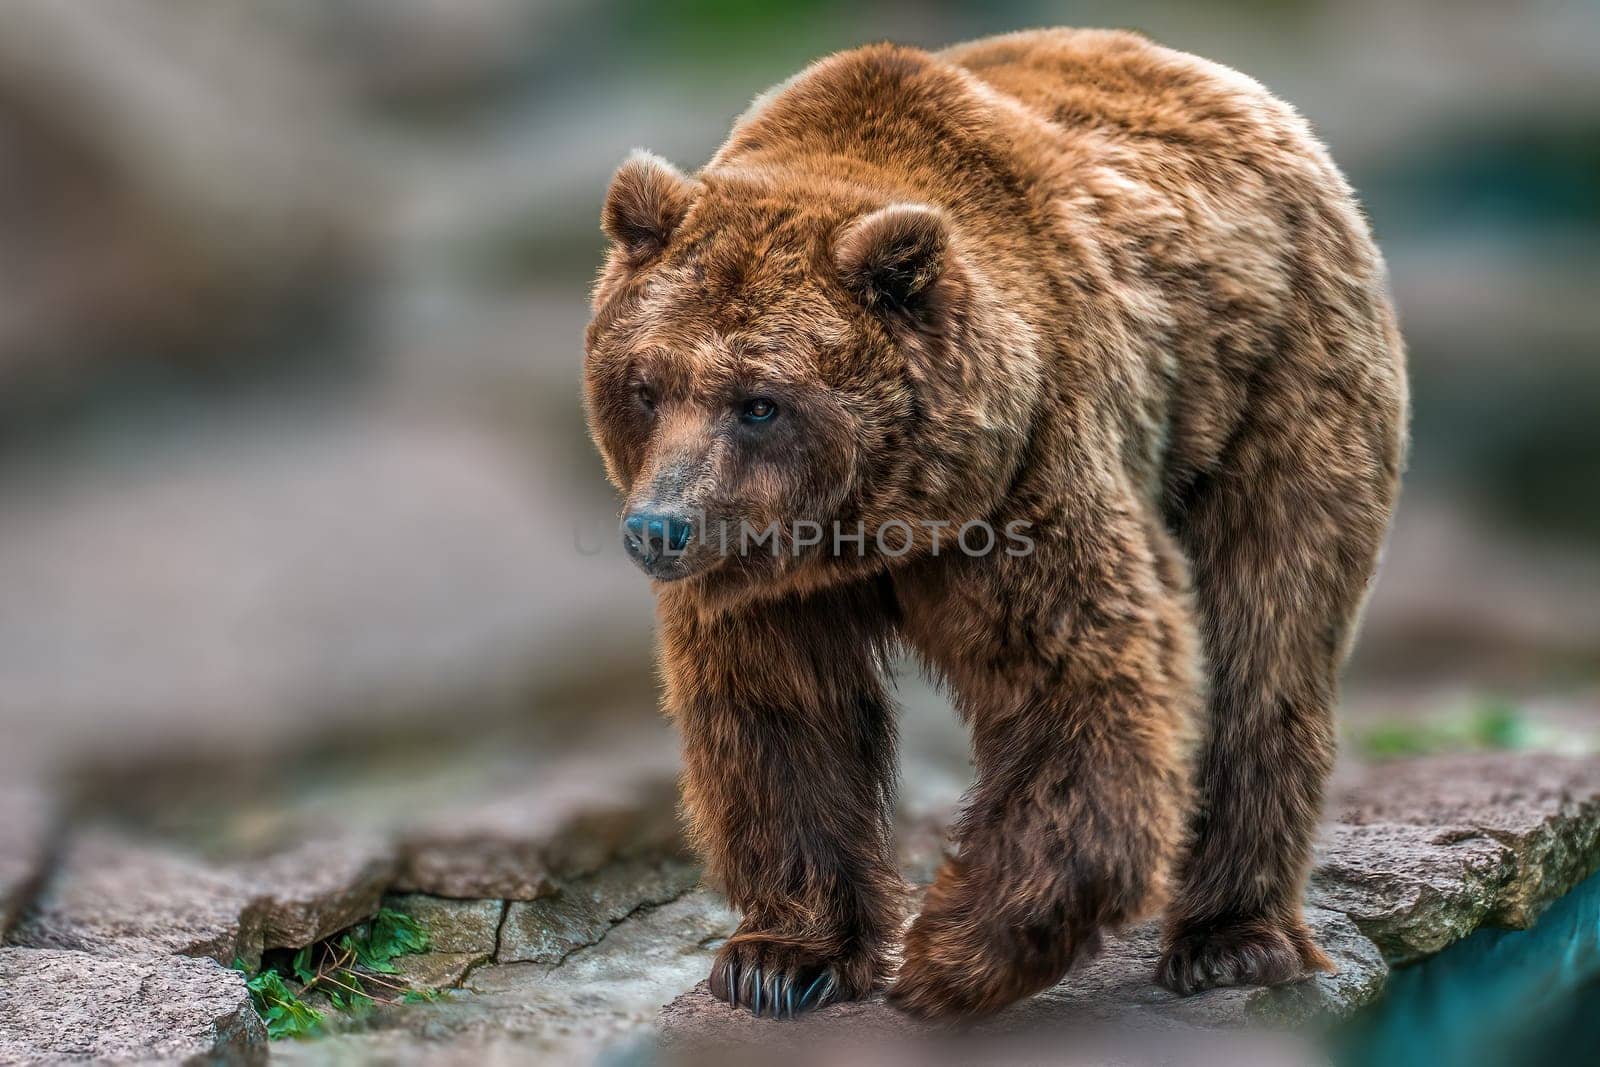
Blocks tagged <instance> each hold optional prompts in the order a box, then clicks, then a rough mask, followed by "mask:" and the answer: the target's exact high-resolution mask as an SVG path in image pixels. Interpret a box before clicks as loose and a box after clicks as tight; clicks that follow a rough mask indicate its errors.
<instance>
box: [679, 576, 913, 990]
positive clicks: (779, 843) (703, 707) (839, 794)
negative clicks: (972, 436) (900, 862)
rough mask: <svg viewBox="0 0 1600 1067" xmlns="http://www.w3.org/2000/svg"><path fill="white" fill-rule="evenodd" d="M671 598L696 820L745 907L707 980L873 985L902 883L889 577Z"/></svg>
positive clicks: (722, 984)
mask: <svg viewBox="0 0 1600 1067" xmlns="http://www.w3.org/2000/svg"><path fill="white" fill-rule="evenodd" d="M661 616H662V639H663V659H664V666H665V674H666V683H667V706H668V710H669V713H670V714H671V715H672V716H673V717H674V718H675V719H676V721H677V723H678V725H679V728H680V729H681V731H682V734H683V743H684V765H685V766H684V807H685V809H686V811H687V814H688V817H689V821H690V829H691V833H692V836H693V839H694V841H695V843H696V845H697V847H698V848H699V850H700V852H701V853H702V855H703V856H704V858H705V861H706V864H707V867H708V873H709V874H710V875H711V876H712V877H713V878H714V879H715V880H718V881H720V882H721V883H722V886H723V887H724V889H725V890H726V892H727V894H728V898H729V900H730V901H731V902H732V904H733V905H734V906H735V907H736V908H738V909H739V910H740V911H741V912H742V913H743V921H742V922H741V923H740V924H739V929H738V931H737V932H736V933H735V934H734V935H733V937H731V938H730V939H729V940H728V942H727V944H726V945H724V946H723V948H722V949H721V951H719V952H718V953H717V957H716V961H715V963H714V964H713V966H712V970H711V976H710V986H711V991H712V993H714V994H715V995H716V996H717V997H719V998H721V999H723V1000H726V1001H728V1002H729V1003H730V1004H732V1005H734V1006H736V1007H744V1008H748V1009H749V1010H750V1011H752V1012H754V1013H755V1014H756V1015H765V1016H771V1017H774V1018H776V1017H786V1016H794V1015H797V1014H799V1013H801V1012H804V1011H810V1010H812V1009H815V1008H818V1007H821V1006H823V1005H824V1004H828V1003H831V1002H833V1001H838V1000H848V999H853V998H857V997H861V996H865V995H866V994H867V993H869V992H871V991H872V990H873V989H874V988H875V986H876V985H877V984H878V982H879V981H880V979H881V978H882V975H883V971H884V950H885V947H886V944H887V943H888V942H889V941H890V939H892V937H893V935H894V932H895V929H896V927H897V925H898V922H899V917H900V914H901V905H902V902H903V899H904V893H905V887H904V885H903V883H902V882H901V880H900V877H899V875H898V873H897V872H896V869H895V864H894V855H893V845H892V837H891V833H892V830H891V825H890V817H891V815H892V811H893V805H894V767H895V751H894V747H895V729H894V720H893V709H892V707H891V705H890V703H889V700H888V698H887V695H886V694H885V692H884V687H883V682H882V676H881V668H882V655H883V649H884V642H885V639H886V637H887V633H888V627H889V620H888V617H887V613H886V611H885V609H884V606H883V600H882V597H881V595H880V593H879V591H877V590H875V589H872V588H861V589H852V590H842V591H830V592H825V593H819V594H815V595H812V596H808V597H789V598H785V599H782V600H778V601H768V602H762V603H757V604H754V605H750V606H744V607H739V608H736V609H732V610H724V611H709V610H707V609H704V608H703V607H702V606H701V605H699V604H698V603H696V601H695V600H694V599H693V597H692V596H691V595H688V594H687V593H680V592H679V591H677V590H676V589H675V588H674V587H667V588H666V589H665V590H664V591H663V594H662V598H661Z"/></svg>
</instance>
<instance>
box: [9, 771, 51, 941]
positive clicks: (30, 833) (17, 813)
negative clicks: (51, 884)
mask: <svg viewBox="0 0 1600 1067" xmlns="http://www.w3.org/2000/svg"><path fill="white" fill-rule="evenodd" d="M55 832H56V811H55V805H54V803H52V801H51V800H50V798H49V796H48V795H47V794H46V793H45V792H44V791H43V790H41V789H39V788H37V787H36V786H34V785H31V784H29V783H26V782H10V783H5V784H0V938H3V937H4V936H5V934H6V931H8V930H10V929H11V927H12V925H13V924H14V923H15V922H16V921H17V919H18V917H19V916H20V915H21V914H22V911H23V909H24V907H25V906H26V905H27V903H28V901H29V899H30V898H31V897H32V896H33V893H34V891H35V890H36V889H37V888H38V886H39V884H40V883H41V882H42V881H43V879H44V875H45V864H46V863H47V862H48V860H49V857H50V851H51V849H52V847H53V843H54V838H55Z"/></svg>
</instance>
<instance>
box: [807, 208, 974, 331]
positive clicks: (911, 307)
mask: <svg viewBox="0 0 1600 1067" xmlns="http://www.w3.org/2000/svg"><path fill="white" fill-rule="evenodd" d="M949 259H950V227H949V224H948V223H947V222H946V221H945V217H944V215H943V213H942V212H940V211H939V210H938V209H937V208H932V207H928V206H926V205H924V204H890V205H889V206H888V207H883V208H879V209H878V210H877V211H874V212H872V213H871V214H868V215H863V216H862V217H861V218H859V219H856V220H855V221H854V222H852V223H850V224H849V225H848V226H846V227H845V228H844V229H843V230H842V231H841V232H840V234H839V236H838V238H837V239H836V240H835V241H834V245H833V260H834V263H835V264H836V265H837V266H838V268H839V277H840V279H841V280H842V281H843V282H844V285H845V288H847V289H849V290H850V291H851V292H852V293H854V294H855V295H856V298H857V299H859V300H860V301H861V302H862V303H864V304H866V305H867V306H868V307H871V308H883V309H886V310H905V311H916V310H919V309H920V307H921V306H922V305H923V304H924V303H925V302H926V301H927V300H928V299H929V298H930V297H931V295H932V293H933V290H934V287H935V283H936V282H938V281H939V279H940V278H941V277H943V276H944V274H945V272H946V270H947V269H948V268H949V265H950V264H949Z"/></svg>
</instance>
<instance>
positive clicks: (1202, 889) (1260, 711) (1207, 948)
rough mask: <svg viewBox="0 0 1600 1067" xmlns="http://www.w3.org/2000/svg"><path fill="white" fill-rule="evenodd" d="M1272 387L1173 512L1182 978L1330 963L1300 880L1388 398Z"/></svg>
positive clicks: (1392, 432) (1375, 495)
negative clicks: (1185, 849) (1183, 819)
mask: <svg viewBox="0 0 1600 1067" xmlns="http://www.w3.org/2000/svg"><path fill="white" fill-rule="evenodd" d="M1324 361H1325V362H1326V363H1330V364H1331V363H1333V362H1335V361H1334V359H1333V358H1332V357H1331V356H1324ZM1266 387H1267V388H1271V383H1270V382H1269V383H1266ZM1273 395H1274V397H1275V398H1277V399H1276V400H1275V402H1273V403H1265V402H1264V403H1261V404H1259V405H1257V412H1258V414H1257V417H1256V418H1257V421H1256V422H1255V423H1254V424H1253V425H1251V426H1250V427H1248V428H1247V429H1246V430H1245V431H1244V432H1242V433H1240V434H1239V435H1238V437H1237V438H1236V439H1235V441H1234V443H1233V446H1232V448H1231V450H1230V452H1229V454H1228V455H1227V456H1226V457H1224V459H1223V461H1222V464H1221V466H1222V468H1223V470H1224V471H1225V474H1223V475H1219V476H1217V477H1215V478H1213V479H1208V480H1206V481H1205V482H1204V483H1203V484H1201V485H1199V486H1197V487H1196V488H1195V490H1194V491H1193V492H1192V493H1191V495H1190V497H1189V500H1188V503H1187V506H1186V508H1185V509H1184V511H1183V513H1182V515H1181V518H1180V519H1179V520H1178V522H1177V526H1178V531H1179V534H1180V538H1181V540H1182V542H1183V544H1184V546H1185V548H1186V549H1187V551H1188V553H1189V558H1190V560H1191V563H1192V567H1193V577H1194V584H1195V594H1196V597H1197V600H1198V602H1199V607H1200V616H1201V619H1202V623H1203V627H1204V637H1205V646H1206V653H1207V658H1208V660H1209V662H1210V665H1211V670H1212V686H1211V700H1210V705H1211V714H1210V716H1209V727H1208V736H1207V738H1206V739H1205V746H1204V752H1203V754H1202V757H1201V760H1200V765H1199V775H1198V778H1197V785H1198V787H1199V789H1200V793H1201V799H1200V804H1199V806H1198V809H1197V810H1198V814H1197V816H1196V819H1195V822H1194V826H1193V843H1192V847H1191V852H1190V855H1189V857H1188V858H1187V861H1186V862H1185V864H1184V866H1183V869H1182V875H1181V884H1180V887H1179V891H1178V893H1177V894H1176V896H1175V898H1174V900H1173V901H1172V904H1171V906H1170V908H1169V911H1168V917H1167V928H1166V935H1165V952H1164V954H1163V956H1162V959H1161V962H1160V964H1159V966H1158V970H1157V975H1156V977H1157V980H1158V981H1160V983H1161V984H1162V985H1164V986H1166V987H1167V988H1169V989H1172V990H1174V991H1175V992H1178V993H1191V992H1195V991H1197V990H1200V989H1205V988H1209V987H1211V986H1221V985H1275V984H1278V983H1281V982H1287V981H1291V980H1294V979H1298V978H1301V977H1304V976H1306V975H1307V974H1309V973H1310V972H1313V971H1318V970H1321V971H1331V970H1332V969H1333V968H1332V965H1331V964H1330V962H1329V960H1328V958H1327V957H1326V956H1325V955H1323V953H1322V951H1321V950H1320V949H1319V948H1318V947H1317V945H1316V942H1315V941H1314V940H1313V939H1312V937H1311V934H1310V932H1309V930H1308V929H1307V927H1306V925H1305V922H1304V919H1303V917H1302V912H1301V894H1302V893H1303V891H1304V888H1305V883H1306V876H1307V872H1308V870H1309V867H1310V862H1311V850H1312V843H1313V838H1314V836H1315V833H1316V825H1317V820H1318V817H1319V815H1320V812H1321V807H1322V795H1323V787H1324V783H1325V782H1326V780H1327V778H1328V775H1329V773H1330V772H1331V771H1332V768H1333V761H1334V754H1335V741H1336V734H1335V727H1334V717H1333V706H1334V702H1335V699H1336V692H1337V673H1338V669H1339V667H1340V665H1341V662H1342V660H1343V657H1344V654H1345V651H1346V649H1347V647H1348V645H1349V643H1350V638H1351V636H1352V634H1353V629H1354V626H1355V623H1356V618H1357V615H1358V614H1359V611H1360V606H1361V603H1362V601H1363V599H1364V596H1365V591H1366V586H1367V583H1368V580H1369V578H1370V577H1371V575H1372V573H1373V569H1374V567H1375V565H1376V561H1377V556H1378V551H1379V547H1380V544H1381V542H1382V539H1383V534H1384V531H1385V529H1386V527H1387V524H1388V519H1389V513H1390V510H1391V508H1392V506H1393V501H1394V496H1395V491H1396V484H1397V480H1398V466H1399V456H1400V448H1401V446H1400V436H1399V434H1400V429H1399V425H1400V418H1399V407H1400V404H1401V401H1400V400H1399V395H1398V393H1397V394H1395V395H1394V396H1389V397H1383V396H1378V395H1371V394H1369V395H1367V396H1365V397H1363V398H1362V402H1361V403H1357V402H1355V401H1354V400H1353V399H1352V396H1351V395H1350V394H1349V393H1347V392H1346V393H1336V394H1328V393H1318V392H1317V391H1315V390H1313V389H1312V388H1310V387H1304V386H1302V387H1301V388H1298V389H1294V388H1288V387H1285V388H1282V389H1279V390H1277V391H1276V392H1274V394H1273ZM1362 403H1364V404H1366V405H1367V407H1366V408H1365V410H1363V409H1362Z"/></svg>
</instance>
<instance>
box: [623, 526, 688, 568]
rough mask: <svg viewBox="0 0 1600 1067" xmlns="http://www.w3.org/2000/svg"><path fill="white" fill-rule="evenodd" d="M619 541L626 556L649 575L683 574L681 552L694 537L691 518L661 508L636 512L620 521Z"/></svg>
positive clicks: (682, 552)
mask: <svg viewBox="0 0 1600 1067" xmlns="http://www.w3.org/2000/svg"><path fill="white" fill-rule="evenodd" d="M622 527H623V533H622V543H623V546H624V547H625V548H626V549H627V550H628V556H629V558H631V559H632V560H633V561H634V562H635V563H637V564H638V565H639V567H640V569H642V570H643V571H644V572H645V573H646V574H648V575H650V577H652V578H661V579H670V578H675V577H680V576H681V575H682V573H683V568H682V565H681V561H682V559H683V554H684V551H685V550H686V549H687V548H688V547H689V543H690V542H691V541H693V540H694V520H693V519H691V518H689V517H688V516H685V515H674V514H671V513H669V512H662V511H635V512H633V513H631V514H630V515H628V517H627V518H625V519H623V520H622Z"/></svg>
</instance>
